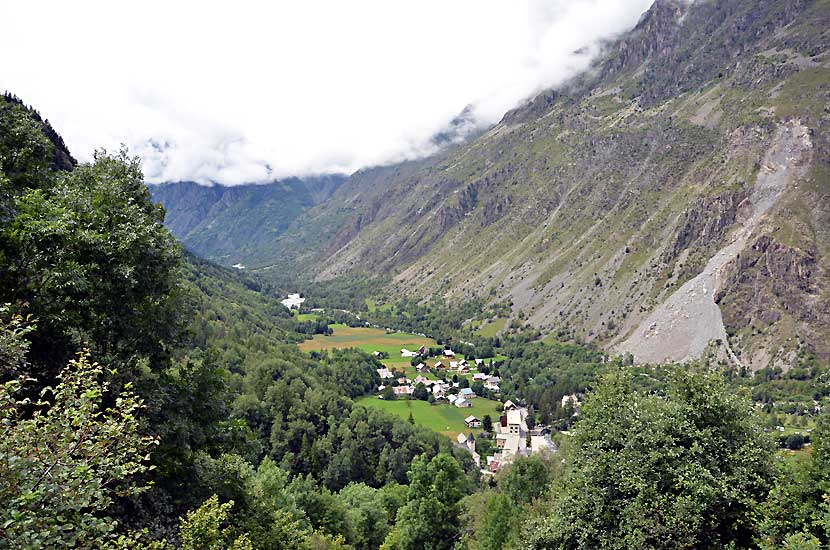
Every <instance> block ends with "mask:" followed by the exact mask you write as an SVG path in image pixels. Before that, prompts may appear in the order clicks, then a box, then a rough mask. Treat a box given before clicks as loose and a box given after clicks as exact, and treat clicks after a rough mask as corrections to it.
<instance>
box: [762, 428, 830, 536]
mask: <svg viewBox="0 0 830 550" xmlns="http://www.w3.org/2000/svg"><path fill="white" fill-rule="evenodd" d="M811 441H812V453H811V454H810V455H808V456H806V457H805V456H801V457H798V458H795V459H793V460H790V461H786V462H785V463H783V464H782V465H781V472H780V474H779V477H778V479H777V481H776V484H775V487H773V489H772V491H770V494H769V497H768V498H767V501H766V502H765V503H764V506H763V508H762V512H763V521H762V524H761V530H762V532H763V541H764V544H765V547H767V548H780V547H782V546H784V543H785V541H787V540H788V539H789V538H791V537H794V536H797V535H798V534H799V533H807V534H809V535H810V536H811V537H813V538H815V539H817V540H818V541H820V542H821V543H823V544H825V545H826V544H827V543H828V542H830V502H828V499H827V495H828V494H830V418H828V417H827V416H822V417H820V418H819V421H818V423H817V425H816V428H815V429H814V430H813V433H812V434H811ZM793 544H795V543H793ZM804 544H807V543H806V542H805V543H804ZM792 547H793V548H796V547H798V548H800V547H804V548H808V547H809V546H804V545H803V544H802V546H792Z"/></svg>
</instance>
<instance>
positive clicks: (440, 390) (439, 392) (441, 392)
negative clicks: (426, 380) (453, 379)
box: [432, 384, 447, 399]
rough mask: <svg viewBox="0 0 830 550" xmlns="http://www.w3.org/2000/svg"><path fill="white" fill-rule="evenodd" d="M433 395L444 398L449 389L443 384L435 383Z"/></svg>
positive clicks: (436, 397)
mask: <svg viewBox="0 0 830 550" xmlns="http://www.w3.org/2000/svg"><path fill="white" fill-rule="evenodd" d="M432 395H434V396H435V399H443V398H445V397H446V396H447V391H446V390H445V389H444V386H443V385H442V384H435V385H433V386H432Z"/></svg>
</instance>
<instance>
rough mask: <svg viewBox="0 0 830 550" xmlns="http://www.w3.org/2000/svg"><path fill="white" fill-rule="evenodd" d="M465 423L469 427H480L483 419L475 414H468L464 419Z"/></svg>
mask: <svg viewBox="0 0 830 550" xmlns="http://www.w3.org/2000/svg"><path fill="white" fill-rule="evenodd" d="M464 423H465V424H466V425H467V427H468V428H480V427H481V420H479V419H478V418H476V417H475V416H473V415H470V416H468V417H467V418H465V419H464Z"/></svg>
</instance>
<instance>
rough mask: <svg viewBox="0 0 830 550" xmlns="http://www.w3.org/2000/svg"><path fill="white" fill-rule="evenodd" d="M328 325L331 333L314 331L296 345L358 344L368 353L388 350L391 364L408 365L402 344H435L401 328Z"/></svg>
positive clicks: (413, 347) (329, 346)
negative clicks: (327, 334)
mask: <svg viewBox="0 0 830 550" xmlns="http://www.w3.org/2000/svg"><path fill="white" fill-rule="evenodd" d="M331 328H332V329H333V330H334V334H332V335H331V336H323V335H320V334H317V335H315V336H314V338H312V339H311V340H306V341H305V342H302V343H301V344H298V345H297V347H299V348H300V350H301V351H316V350H327V349H345V348H358V349H362V350H363V351H367V352H369V353H371V352H373V351H383V352H386V353H387V354H389V360H388V361H389V363H390V364H395V363H401V364H405V365H408V364H409V359H405V358H402V357H401V348H407V349H409V350H412V351H416V350H417V349H418V348H420V347H421V346H426V347H430V346H437V345H438V344H437V343H436V342H435V340H433V339H432V338H423V337H421V336H416V335H414V334H407V333H404V332H392V333H387V332H386V331H385V330H383V329H379V328H362V327H361V328H353V327H348V326H346V325H341V324H335V325H331ZM396 366H398V365H396Z"/></svg>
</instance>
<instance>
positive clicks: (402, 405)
mask: <svg viewBox="0 0 830 550" xmlns="http://www.w3.org/2000/svg"><path fill="white" fill-rule="evenodd" d="M471 403H472V404H473V406H472V407H470V408H469V409H460V408H458V407H456V406H454V405H449V404H442V405H430V404H429V403H427V402H426V401H418V400H415V399H396V400H395V401H384V400H383V399H379V398H377V397H375V396H371V397H363V398H361V399H359V400H358V401H357V404H358V405H363V406H365V407H368V408H373V409H380V410H382V411H386V412H389V413H392V414H395V415H397V416H399V417H401V418H404V419H406V418H409V413H410V411H411V412H412V418H413V419H414V420H415V424H417V425H419V426H423V427H425V428H429V429H430V430H433V431H435V432H438V433H440V434H443V435H445V436H447V437H449V438H452V439H455V437H456V436H457V435H458V434H459V433H461V432H463V433H465V434H468V433H470V432H473V433H475V434H478V433H480V432H481V429H479V428H474V429H469V428H467V426H466V425H465V424H464V419H465V418H467V417H468V416H470V415H473V416H476V417H478V418H479V419H481V418H482V417H484V415H485V414H489V415H490V418H492V419H493V420H494V421H495V420H496V419H498V416H499V411H500V410H501V403H499V402H498V401H492V400H490V399H483V398H481V397H479V398H476V399H473V400H471Z"/></svg>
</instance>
